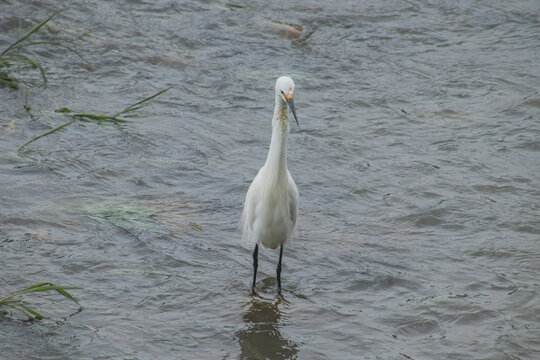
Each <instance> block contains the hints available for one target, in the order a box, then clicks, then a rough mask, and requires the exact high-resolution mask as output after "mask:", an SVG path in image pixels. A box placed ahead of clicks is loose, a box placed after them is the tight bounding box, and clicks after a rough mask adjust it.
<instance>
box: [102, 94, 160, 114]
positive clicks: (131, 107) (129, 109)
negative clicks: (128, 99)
mask: <svg viewBox="0 0 540 360" xmlns="http://www.w3.org/2000/svg"><path fill="white" fill-rule="evenodd" d="M169 89H170V88H167V89H164V90H161V91H158V92H157V93H155V94H154V95H152V96H149V97H147V98H146V99H143V100H141V101H138V102H136V103H135V104H133V105H130V106H128V107H127V108H125V109H124V110H122V111H120V112H119V113H117V114H114V115H112V116H111V117H112V118H116V117H118V116H119V115H122V114H125V113H128V112H131V111H135V110H137V109H140V107H137V105H140V104H142V103H145V102H147V101H149V100H152V99H153V98H155V97H156V96H159V95H161V94H163V93H164V92H165V91H168V90H169Z"/></svg>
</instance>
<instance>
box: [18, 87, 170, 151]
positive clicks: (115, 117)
mask: <svg viewBox="0 0 540 360" xmlns="http://www.w3.org/2000/svg"><path fill="white" fill-rule="evenodd" d="M167 90H169V89H164V90H160V91H158V92H157V93H155V94H154V95H151V96H149V97H147V98H144V99H142V100H140V101H137V102H136V103H135V104H132V105H130V106H128V107H126V108H125V109H123V110H121V111H119V112H117V113H115V114H112V115H101V114H93V113H87V112H77V111H73V110H71V109H69V108H67V107H62V108H60V109H57V110H56V112H57V113H59V114H63V115H66V116H69V117H71V118H72V119H71V120H70V121H68V122H67V123H64V124H62V125H60V126H58V127H56V128H54V129H52V130H49V131H47V132H46V133H43V134H41V135H38V136H36V137H34V138H32V139H30V140H29V141H27V142H26V143H25V144H23V145H22V146H21V147H20V148H19V149H18V150H17V152H21V151H22V149H24V148H25V147H26V145H28V144H30V143H33V142H34V141H36V140H38V139H41V138H43V137H45V136H47V135H51V134H54V133H55V132H57V131H59V130H62V129H64V128H65V127H68V126H69V125H71V124H73V123H74V122H75V121H76V120H77V119H82V120H84V119H86V120H94V121H98V122H100V121H109V122H113V123H115V124H120V123H125V122H127V121H128V120H126V119H122V118H120V117H119V116H121V115H123V116H124V117H126V114H128V113H130V112H133V111H135V110H139V109H140V108H142V107H144V106H146V105H147V104H146V103H147V102H148V101H150V100H152V99H153V98H155V97H157V96H159V95H161V94H163V93H164V92H165V91H167Z"/></svg>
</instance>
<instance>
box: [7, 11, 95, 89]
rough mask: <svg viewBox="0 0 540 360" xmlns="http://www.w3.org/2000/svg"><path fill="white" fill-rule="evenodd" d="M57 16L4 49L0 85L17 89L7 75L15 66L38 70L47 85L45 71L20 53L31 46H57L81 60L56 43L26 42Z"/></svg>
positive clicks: (15, 84) (40, 24)
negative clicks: (25, 66)
mask: <svg viewBox="0 0 540 360" xmlns="http://www.w3.org/2000/svg"><path fill="white" fill-rule="evenodd" d="M58 14H59V13H56V14H53V15H51V16H49V17H48V18H47V19H46V20H44V21H42V22H40V23H39V24H37V25H36V26H34V27H33V28H32V29H31V30H30V31H28V32H27V33H26V34H25V35H24V36H23V37H21V38H20V39H19V40H17V41H15V42H14V43H13V44H11V45H9V46H8V47H7V48H6V49H4V50H3V51H2V52H1V53H0V83H2V84H4V85H7V86H9V87H11V88H13V89H17V88H19V84H18V82H17V81H16V80H15V79H13V78H12V77H11V76H10V75H9V69H10V68H12V67H13V66H15V65H27V66H31V67H33V68H35V69H39V72H40V73H41V77H42V79H43V83H44V84H47V75H46V73H45V69H44V68H43V66H41V64H40V63H39V62H37V61H35V60H33V59H32V58H31V57H29V56H28V55H25V54H23V53H21V51H22V50H23V49H24V48H28V47H32V46H43V45H50V46H57V47H62V48H64V49H67V50H69V51H71V52H73V53H74V54H76V55H77V56H79V57H80V58H81V59H83V57H82V56H81V54H79V53H78V52H77V51H75V50H74V49H72V48H71V47H69V46H67V45H64V44H62V43H59V42H56V41H34V42H26V41H27V40H28V39H29V38H30V37H31V36H32V35H34V34H36V33H37V32H38V31H39V30H40V29H41V28H42V27H43V26H44V25H45V24H47V23H48V22H49V21H51V20H52V18H54V17H55V16H56V15H58ZM83 60H84V59H83Z"/></svg>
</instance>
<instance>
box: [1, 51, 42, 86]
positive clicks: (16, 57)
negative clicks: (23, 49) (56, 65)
mask: <svg viewBox="0 0 540 360" xmlns="http://www.w3.org/2000/svg"><path fill="white" fill-rule="evenodd" d="M4 59H7V60H9V61H16V62H21V63H24V64H28V65H32V66H34V67H36V68H38V69H39V71H40V72H41V76H42V77H43V82H44V83H45V84H47V76H46V75H45V70H44V69H43V67H42V66H41V65H39V64H38V63H37V62H35V61H34V60H32V59H30V58H29V57H28V56H26V55H22V54H9V55H8V56H5V57H4Z"/></svg>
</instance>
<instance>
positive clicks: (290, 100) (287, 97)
mask: <svg viewBox="0 0 540 360" xmlns="http://www.w3.org/2000/svg"><path fill="white" fill-rule="evenodd" d="M283 96H284V97H285V100H287V105H289V109H291V111H292V113H293V115H294V120H296V125H298V127H300V124H299V123H298V118H297V117H296V109H295V108H294V100H293V96H292V95H287V94H283Z"/></svg>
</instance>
